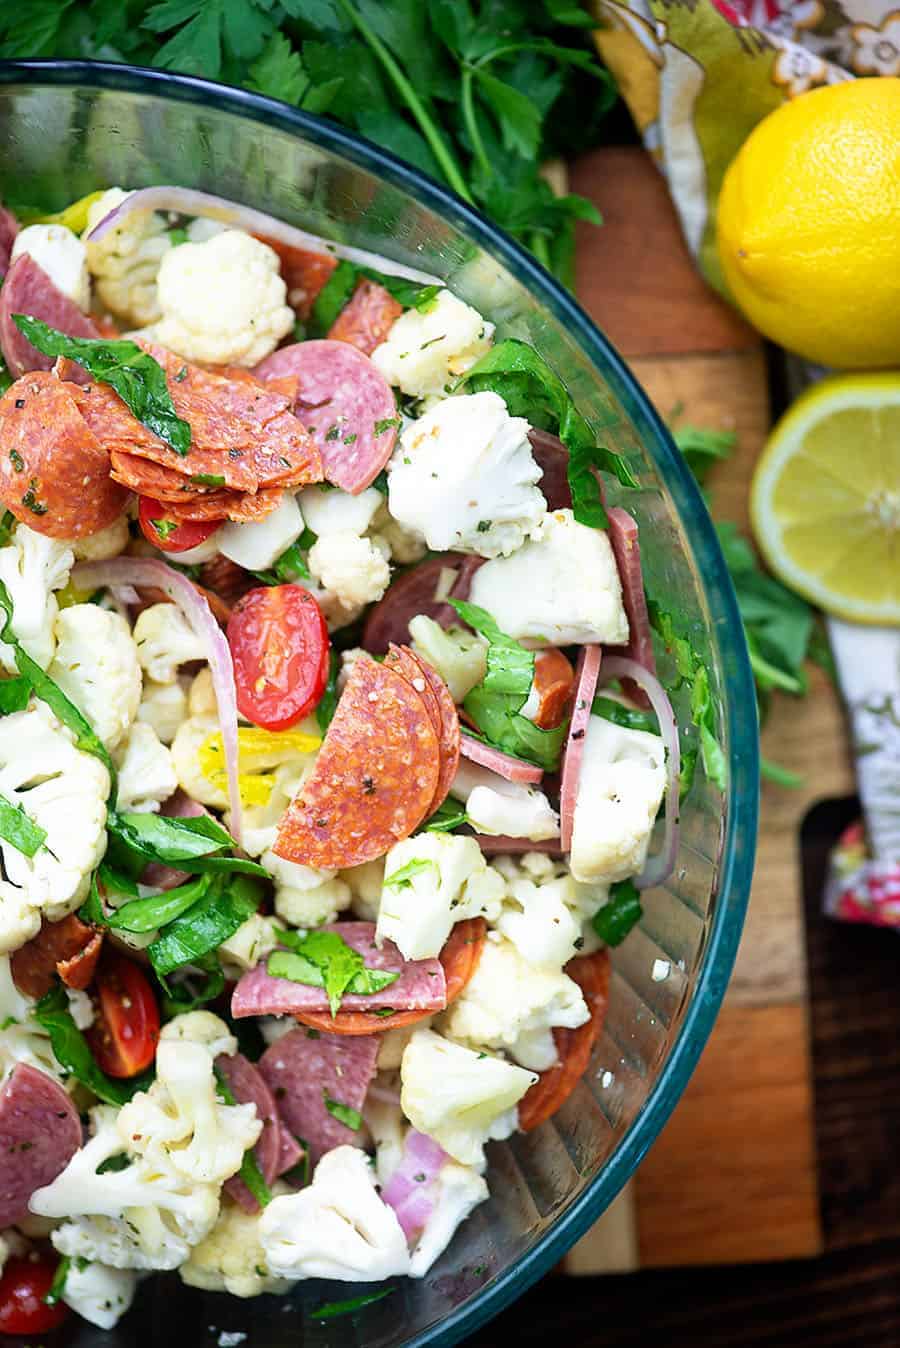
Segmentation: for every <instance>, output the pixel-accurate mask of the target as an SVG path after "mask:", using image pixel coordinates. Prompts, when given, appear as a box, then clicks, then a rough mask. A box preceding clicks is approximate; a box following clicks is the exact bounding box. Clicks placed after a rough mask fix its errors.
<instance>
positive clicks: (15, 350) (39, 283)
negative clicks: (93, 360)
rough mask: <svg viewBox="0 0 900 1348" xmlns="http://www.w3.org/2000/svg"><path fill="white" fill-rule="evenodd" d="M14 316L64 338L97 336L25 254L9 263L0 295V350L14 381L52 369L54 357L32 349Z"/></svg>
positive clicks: (69, 302)
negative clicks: (41, 323) (35, 320)
mask: <svg viewBox="0 0 900 1348" xmlns="http://www.w3.org/2000/svg"><path fill="white" fill-rule="evenodd" d="M13 314H28V315H29V317H30V318H40V319H42V320H43V321H44V322H45V323H49V325H50V327H51V328H56V330H57V332H64V333H65V334H66V336H67V337H97V336H99V332H98V330H97V326H96V324H95V323H94V322H93V321H92V320H91V319H90V318H88V317H87V315H86V314H83V313H82V312H81V310H80V309H79V307H78V305H77V304H76V303H75V301H74V300H70V299H69V297H68V295H64V294H63V293H62V291H61V290H60V289H59V288H58V287H57V286H56V284H55V283H54V282H53V281H51V279H50V277H49V276H48V275H47V273H46V272H45V271H44V269H43V267H40V266H38V264H37V263H36V262H35V261H34V259H33V258H32V257H30V256H29V254H28V253H23V254H22V255H21V256H20V257H17V258H16V259H15V260H14V261H13V262H12V264H11V265H10V268H9V271H8V272H7V273H6V277H5V279H4V282H3V290H2V291H0V347H2V348H3V355H4V358H5V360H6V364H7V368H8V369H9V372H10V374H11V375H12V376H13V378H14V379H18V377H19V375H21V374H25V373H26V372H27V371H28V370H49V369H51V368H52V367H53V362H54V360H55V357H54V356H45V355H44V354H43V353H42V352H41V351H38V350H37V349H36V347H33V346H32V345H31V343H30V342H29V340H28V338H27V337H25V336H24V335H23V334H22V333H21V332H20V331H19V329H18V328H17V327H16V325H15V323H14V322H13Z"/></svg>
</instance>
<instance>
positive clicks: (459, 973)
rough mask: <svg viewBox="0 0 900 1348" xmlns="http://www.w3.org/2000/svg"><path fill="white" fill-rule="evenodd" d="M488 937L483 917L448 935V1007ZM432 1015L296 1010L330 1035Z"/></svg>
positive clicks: (376, 1030)
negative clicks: (385, 1014) (384, 1014)
mask: <svg viewBox="0 0 900 1348" xmlns="http://www.w3.org/2000/svg"><path fill="white" fill-rule="evenodd" d="M486 936H487V923H486V922H485V920H484V918H483V917H471V918H467V919H466V920H465V921H464V922H457V924H456V926H455V927H454V928H453V930H452V932H451V933H450V935H449V936H448V938H447V941H446V943H445V945H444V948H443V950H442V951H441V953H440V957H439V958H440V961H441V964H442V966H443V969H444V978H445V979H446V983H447V989H446V995H447V1002H446V1005H447V1006H449V1005H450V1003H451V1002H453V1001H455V1000H456V998H457V997H458V996H459V995H460V993H461V992H462V991H463V989H464V988H465V986H466V984H467V983H468V982H469V980H470V979H471V977H472V975H473V974H474V972H475V970H476V969H477V968H478V961H479V960H480V959H481V952H482V949H483V948H484V942H485V937H486ZM433 1015H434V1011H429V1010H427V1009H424V1010H421V1009H420V1010H416V1011H395V1012H394V1014H393V1015H392V1016H378V1015H376V1014H375V1012H374V1011H338V1013H337V1015H336V1016H335V1017H334V1019H332V1017H331V1015H330V1013H329V1012H328V1011H303V1012H302V1013H298V1012H295V1013H294V1019H295V1020H298V1021H300V1023H301V1025H307V1026H308V1027H309V1028H310V1029H312V1030H320V1031H325V1032H326V1033H328V1034H347V1035H360V1034H383V1033H384V1031H385V1030H399V1029H401V1028H402V1027H403V1026H404V1025H415V1024H416V1022H417V1021H420V1020H425V1019H426V1018H427V1017H428V1016H433ZM538 1084H540V1083H538Z"/></svg>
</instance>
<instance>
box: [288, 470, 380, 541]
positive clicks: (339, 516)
mask: <svg viewBox="0 0 900 1348" xmlns="http://www.w3.org/2000/svg"><path fill="white" fill-rule="evenodd" d="M327 485H328V484H327V483H316V485H315V486H313V487H305V488H304V489H303V491H302V492H300V495H299V496H298V498H297V499H298V500H299V502H300V509H301V510H302V512H303V518H304V520H305V521H306V523H307V525H308V526H309V528H310V529H312V531H313V533H314V534H315V535H316V536H317V537H318V538H324V537H325V535H326V534H344V533H349V534H356V535H357V536H359V535H361V534H364V533H365V532H366V530H367V529H368V527H369V525H370V524H371V523H372V520H373V519H374V517H375V515H376V513H377V511H378V510H379V509H380V508H381V505H382V502H383V501H384V497H383V496H382V494H381V492H380V491H379V490H378V489H377V487H367V488H366V490H365V491H361V492H360V493H359V495H358V496H351V495H350V493H349V492H346V491H341V490H340V489H339V488H337V487H333V488H331V489H330V490H326V491H323V490H322V488H323V486H325V487H327Z"/></svg>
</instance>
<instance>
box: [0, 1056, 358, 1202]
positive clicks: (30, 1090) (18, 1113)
mask: <svg viewBox="0 0 900 1348" xmlns="http://www.w3.org/2000/svg"><path fill="white" fill-rule="evenodd" d="M376 1052H377V1049H376ZM80 1146H81V1120H80V1119H79V1117H78V1111H77V1109H76V1108H75V1106H74V1105H73V1104H72V1101H71V1099H70V1098H69V1096H68V1095H67V1094H66V1092H65V1091H64V1090H63V1088H62V1086H60V1084H59V1083H58V1082H57V1081H54V1080H53V1078H52V1077H51V1076H48V1075H47V1073H46V1072H40V1071H38V1069H37V1068H36V1067H31V1066H29V1064H28V1063H19V1064H18V1065H17V1066H16V1067H14V1068H13V1070H12V1072H11V1073H10V1075H9V1077H8V1078H7V1080H6V1081H5V1082H4V1085H3V1088H2V1090H0V1227H6V1226H12V1224H13V1223H14V1222H20V1221H22V1219H23V1218H24V1217H27V1216H28V1200H29V1199H30V1197H31V1195H32V1194H33V1193H34V1191H35V1190H36V1189H42V1188H43V1187H44V1185H45V1184H50V1183H52V1181H53V1180H55V1179H56V1177H57V1175H60V1174H61V1173H62V1172H63V1170H65V1168H66V1166H67V1165H68V1164H69V1162H70V1161H71V1159H72V1157H73V1156H74V1155H75V1153H76V1151H77V1150H78V1148H79V1147H80Z"/></svg>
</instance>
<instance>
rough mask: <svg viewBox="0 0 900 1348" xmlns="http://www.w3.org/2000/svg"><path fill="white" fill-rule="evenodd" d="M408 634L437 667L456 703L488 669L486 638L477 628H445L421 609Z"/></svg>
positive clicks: (416, 646) (413, 642)
mask: <svg viewBox="0 0 900 1348" xmlns="http://www.w3.org/2000/svg"><path fill="white" fill-rule="evenodd" d="M409 635H410V636H411V637H412V647H413V650H414V651H415V652H416V654H417V655H421V656H422V658H423V659H424V660H427V661H428V663H429V664H430V665H431V667H432V668H433V669H436V670H437V672H438V673H439V674H440V676H441V678H442V679H443V680H444V682H445V683H446V685H447V687H448V688H449V689H450V695H451V697H452V698H453V701H454V702H455V703H457V705H459V704H460V703H461V702H464V701H465V699H466V697H467V696H468V695H469V693H471V691H472V689H473V688H474V687H475V685H476V684H478V683H481V680H482V679H483V678H484V676H485V674H486V673H487V642H486V641H485V640H484V638H483V637H480V636H478V634H477V633H476V632H469V631H468V630H466V629H464V628H462V627H448V628H447V629H446V631H445V630H444V628H443V627H441V625H440V623H436V622H435V621H434V619H433V618H429V617H428V616H427V615H426V614H424V613H418V614H416V616H415V618H411V619H410V623H409Z"/></svg>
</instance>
